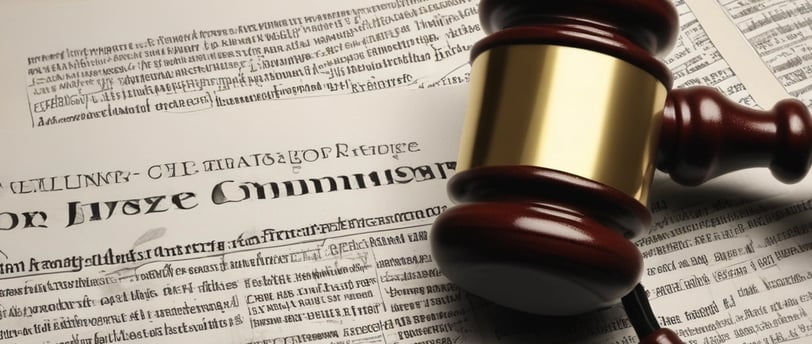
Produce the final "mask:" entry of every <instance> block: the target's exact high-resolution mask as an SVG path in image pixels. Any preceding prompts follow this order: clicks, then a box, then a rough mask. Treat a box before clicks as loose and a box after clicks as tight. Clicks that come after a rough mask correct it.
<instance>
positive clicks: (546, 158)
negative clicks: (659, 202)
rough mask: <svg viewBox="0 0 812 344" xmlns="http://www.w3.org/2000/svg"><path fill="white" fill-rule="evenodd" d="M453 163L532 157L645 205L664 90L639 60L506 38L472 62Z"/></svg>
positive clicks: (533, 162)
mask: <svg viewBox="0 0 812 344" xmlns="http://www.w3.org/2000/svg"><path fill="white" fill-rule="evenodd" d="M470 88H471V91H470V99H469V101H468V104H469V105H468V110H467V114H466V118H465V124H464V128H463V133H462V138H461V144H460V154H459V158H458V163H457V171H464V170H467V169H470V168H475V167H482V166H499V165H530V166H539V167H545V168H549V169H554V170H559V171H563V172H568V173H571V174H574V175H577V176H580V177H583V178H587V179H591V180H593V181H597V182H600V183H603V184H605V185H607V186H610V187H613V188H615V189H617V190H619V191H621V192H623V193H625V194H627V195H629V196H630V197H632V198H634V199H636V200H637V201H639V202H640V203H642V204H643V205H645V204H646V202H647V197H648V188H649V185H650V184H651V178H652V176H653V173H654V159H655V154H656V147H657V140H658V135H659V131H660V126H661V120H662V110H663V107H664V103H665V98H666V94H667V89H666V87H665V86H664V85H663V84H662V82H661V81H659V80H658V79H657V78H655V77H654V76H652V75H651V74H650V73H648V72H646V71H645V70H643V69H640V68H638V67H636V66H634V65H632V64H629V63H627V62H625V61H623V60H621V59H618V58H615V57H613V56H610V55H606V54H602V53H599V52H594V51H590V50H584V49H578V48H572V47H566V46H556V45H504V46H497V47H493V48H491V49H489V50H487V51H485V52H483V53H481V54H479V55H478V56H477V57H476V58H475V59H474V61H473V62H472V65H471V82H470Z"/></svg>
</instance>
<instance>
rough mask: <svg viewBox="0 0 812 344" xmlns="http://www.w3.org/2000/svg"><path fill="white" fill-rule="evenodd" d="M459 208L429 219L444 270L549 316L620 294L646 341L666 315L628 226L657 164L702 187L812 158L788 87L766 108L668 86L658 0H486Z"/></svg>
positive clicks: (632, 226) (655, 339) (669, 336)
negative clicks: (654, 302)
mask: <svg viewBox="0 0 812 344" xmlns="http://www.w3.org/2000/svg"><path fill="white" fill-rule="evenodd" d="M479 10H480V20H481V21H482V24H483V25H482V26H483V29H484V30H485V32H486V33H488V34H489V35H488V36H487V37H485V38H484V39H482V40H481V41H479V42H478V43H477V44H476V45H474V47H473V49H472V52H471V61H472V62H471V82H470V87H471V92H470V99H469V108H468V113H467V115H466V116H467V117H466V119H465V125H464V128H463V133H462V139H461V145H460V153H459V159H458V162H457V174H456V175H455V176H454V177H453V178H452V179H451V180H450V182H449V186H448V190H449V194H450V196H451V198H452V200H454V201H455V202H456V203H458V204H457V205H456V206H454V207H452V208H450V209H448V210H446V211H445V212H444V213H443V214H442V215H441V216H440V217H439V218H438V219H437V221H436V222H435V224H434V228H433V230H432V250H433V253H434V255H435V257H436V259H437V261H438V263H439V264H440V267H441V269H442V271H443V272H444V273H445V274H446V275H447V276H448V277H449V278H450V279H451V280H452V281H454V282H456V283H457V284H458V285H460V286H461V287H463V288H464V289H466V290H468V291H470V292H471V293H473V294H476V295H479V296H481V297H483V298H485V299H489V300H491V301H493V302H496V303H498V304H502V305H505V306H508V307H511V308H515V309H518V310H522V311H526V312H531V313H535V314H543V315H553V316H554V315H574V314H581V313H586V312H589V311H593V310H596V309H600V308H604V307H608V306H610V305H613V304H616V303H618V302H622V303H623V305H624V307H625V309H626V312H627V313H628V315H629V318H630V321H631V323H632V324H633V326H634V328H635V331H636V332H637V335H638V336H639V337H640V338H641V343H645V344H654V343H659V344H665V343H682V342H681V341H680V339H679V338H677V336H676V334H675V333H674V332H673V331H671V330H668V329H665V328H660V327H659V325H658V324H657V320H656V318H655V316H654V314H653V312H652V310H651V309H650V306H649V303H648V299H647V297H646V294H645V290H644V289H643V288H642V287H641V286H640V285H639V282H640V279H641V274H642V273H641V272H642V266H643V260H642V257H641V255H640V252H639V251H638V250H637V248H636V247H635V245H634V244H633V243H632V242H631V241H630V239H632V238H634V237H636V236H637V235H639V234H641V233H642V232H644V231H645V230H646V229H647V228H649V225H650V222H651V214H650V213H649V211H648V209H647V208H646V206H645V205H646V204H647V202H648V200H647V197H648V193H649V186H650V184H651V180H652V177H653V174H654V169H655V166H656V168H658V169H660V170H662V171H663V172H666V173H669V174H670V175H671V178H673V179H674V180H675V181H677V182H680V183H683V184H689V185H696V184H700V183H702V182H704V181H706V180H708V179H710V178H713V177H715V176H718V175H721V174H724V173H727V172H730V171H733V170H736V169H741V168H745V167H757V166H767V167H769V168H770V170H771V171H772V173H773V175H774V176H775V177H776V178H778V179H779V180H781V181H784V182H789V183H792V182H797V181H799V180H800V179H802V178H803V177H804V176H805V175H806V173H807V171H808V170H809V167H810V164H811V163H812V118H810V115H809V111H808V110H807V108H806V106H805V105H804V104H803V103H801V102H799V101H797V100H783V101H781V102H779V103H778V104H777V105H776V106H775V107H774V108H773V109H772V110H770V111H767V112H761V111H754V110H750V109H747V108H745V107H742V106H739V105H738V104H735V103H733V102H730V101H728V100H726V99H724V98H723V97H722V96H720V95H718V94H717V93H716V91H715V90H713V89H711V88H707V87H698V88H689V89H682V90H676V89H675V90H669V89H670V88H671V83H672V80H671V79H672V76H671V73H670V71H669V70H668V69H667V67H666V66H665V65H664V64H663V63H662V62H660V61H659V60H657V59H656V58H655V56H661V55H662V54H664V53H665V52H666V51H668V50H669V49H670V47H671V46H672V45H673V44H674V42H675V40H676V35H677V30H678V26H677V18H678V16H677V12H676V9H675V8H674V6H673V5H672V4H671V3H670V2H669V1H668V0H613V1H607V0H568V1H564V0H561V1H558V0H546V1H542V0H501V1H500V0H481V2H480V9H479Z"/></svg>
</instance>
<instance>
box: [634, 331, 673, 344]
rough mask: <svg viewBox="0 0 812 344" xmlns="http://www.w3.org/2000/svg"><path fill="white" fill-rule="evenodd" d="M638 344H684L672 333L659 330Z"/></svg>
mask: <svg viewBox="0 0 812 344" xmlns="http://www.w3.org/2000/svg"><path fill="white" fill-rule="evenodd" d="M640 344H684V343H683V342H682V341H681V340H680V339H679V337H677V334H676V333H674V331H671V330H669V329H667V328H661V329H659V330H657V331H654V332H653V333H652V334H650V335H648V336H646V338H643V339H642V340H641V341H640Z"/></svg>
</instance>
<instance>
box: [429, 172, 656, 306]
mask: <svg viewBox="0 0 812 344" xmlns="http://www.w3.org/2000/svg"><path fill="white" fill-rule="evenodd" d="M449 190H450V194H451V196H452V198H453V199H454V200H455V201H457V202H464V203H463V204H460V205H457V206H455V207H453V208H451V209H448V210H446V211H445V212H444V213H443V214H442V215H441V216H440V217H439V218H438V219H437V220H436V221H435V223H434V228H433V230H432V238H431V241H432V251H433V252H434V257H435V259H436V260H437V261H438V264H439V265H440V266H441V267H443V273H445V274H446V275H447V276H448V277H449V278H451V280H453V281H455V282H457V283H458V284H460V285H463V286H464V287H465V288H466V289H468V290H469V291H472V292H474V293H475V294H478V295H480V296H483V297H485V298H487V299H489V300H491V301H494V302H497V303H500V304H503V305H507V306H509V307H512V308H515V309H520V310H523V311H526V312H531V313H536V314H544V315H572V314H580V313H585V312H587V311H591V310H595V309H598V308H601V307H608V306H610V305H612V304H614V303H617V300H618V299H620V297H622V296H623V295H625V294H627V293H628V292H629V291H630V290H632V289H633V288H634V286H635V285H636V284H637V282H638V281H639V279H640V276H641V273H642V257H641V255H640V253H639V252H638V250H637V248H636V247H635V246H634V244H633V243H632V242H631V241H629V240H628V239H627V238H628V237H631V236H633V235H634V234H636V233H639V232H640V231H641V230H643V229H645V228H647V227H648V225H649V223H650V215H649V214H648V212H647V211H646V210H645V208H643V206H642V205H640V204H639V203H637V202H636V201H635V200H633V199H632V198H630V197H628V196H626V195H624V194H622V193H620V192H618V191H616V190H614V189H612V188H609V187H606V186H603V185H601V184H599V183H596V182H592V181H590V180H588V179H583V178H579V177H577V176H574V175H570V174H567V173H563V172H558V171H554V170H548V169H544V168H541V167H531V166H501V167H482V168H474V169H471V170H467V171H464V172H461V173H459V174H457V175H455V176H454V177H453V178H452V179H451V181H450V182H449Z"/></svg>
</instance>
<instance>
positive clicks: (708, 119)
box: [657, 86, 812, 185]
mask: <svg viewBox="0 0 812 344" xmlns="http://www.w3.org/2000/svg"><path fill="white" fill-rule="evenodd" d="M810 165H812V116H810V113H809V110H808V109H807V108H806V105H804V104H803V103H802V102H800V101H798V100H796V99H786V100H783V101H781V102H779V103H777V104H776V105H775V106H774V107H773V108H772V109H771V110H768V111H757V110H753V109H750V108H747V107H744V106H741V105H739V104H737V103H734V102H732V101H730V100H729V99H727V98H725V97H724V96H722V95H721V94H719V92H717V91H716V90H715V89H713V88H710V87H702V86H696V87H690V88H686V89H675V90H671V92H669V95H668V98H667V99H666V106H665V110H664V111H663V126H662V131H661V133H660V146H659V153H658V161H657V168H658V169H660V170H662V171H663V172H666V173H669V174H670V176H671V178H672V179H674V180H675V181H677V182H679V183H682V184H686V185H698V184H701V183H703V182H705V181H707V180H709V179H711V178H714V177H717V176H720V175H722V174H725V173H728V172H731V171H735V170H740V169H743V168H748V167H769V168H770V171H771V172H772V173H773V175H774V176H775V177H776V179H778V180H780V181H782V182H785V183H794V182H797V181H799V180H801V179H802V178H803V177H804V176H806V174H807V172H808V171H809V168H810Z"/></svg>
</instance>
